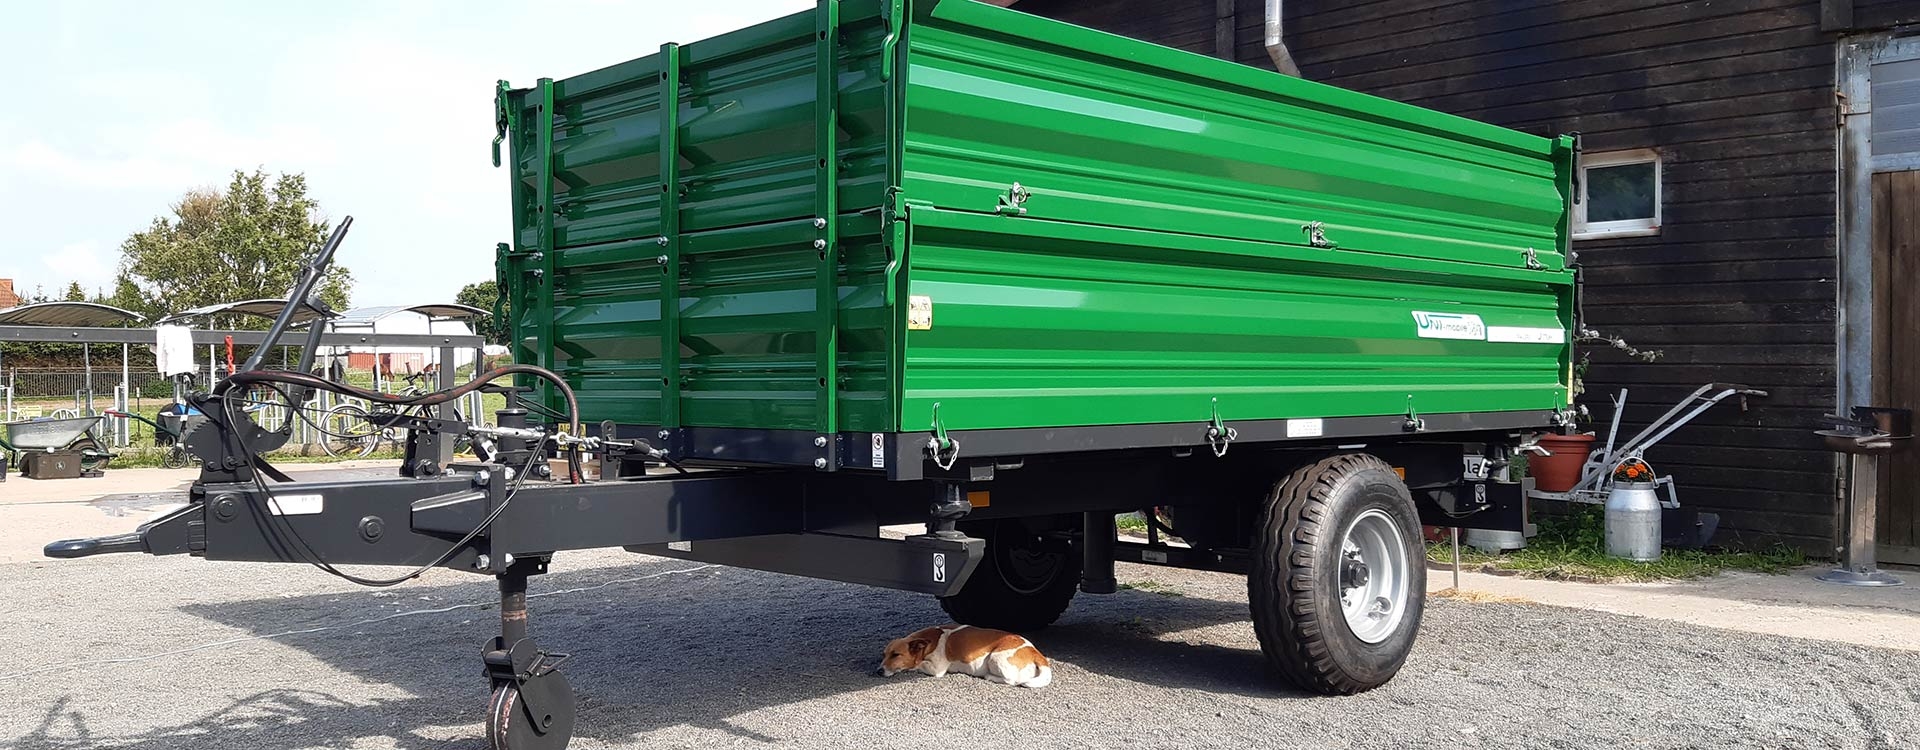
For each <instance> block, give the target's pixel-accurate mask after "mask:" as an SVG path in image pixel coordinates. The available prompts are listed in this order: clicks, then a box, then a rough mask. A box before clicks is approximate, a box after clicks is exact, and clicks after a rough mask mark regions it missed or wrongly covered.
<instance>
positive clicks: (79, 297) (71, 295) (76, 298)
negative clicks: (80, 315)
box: [61, 281, 87, 302]
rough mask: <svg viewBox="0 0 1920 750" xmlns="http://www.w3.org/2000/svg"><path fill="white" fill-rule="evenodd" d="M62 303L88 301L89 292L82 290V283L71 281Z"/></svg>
mask: <svg viewBox="0 0 1920 750" xmlns="http://www.w3.org/2000/svg"><path fill="white" fill-rule="evenodd" d="M61 301H63V302H85V301H87V290H85V289H81V288H80V282H78V281H69V282H67V294H66V296H65V297H64V298H63V299H62V300H61Z"/></svg>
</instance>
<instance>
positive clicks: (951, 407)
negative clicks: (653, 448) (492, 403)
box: [502, 0, 1572, 431]
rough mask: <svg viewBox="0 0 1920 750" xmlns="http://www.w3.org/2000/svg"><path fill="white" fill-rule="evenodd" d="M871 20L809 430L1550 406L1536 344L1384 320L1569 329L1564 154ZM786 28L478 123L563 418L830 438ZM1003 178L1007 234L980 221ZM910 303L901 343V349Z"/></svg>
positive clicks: (1196, 72)
mask: <svg viewBox="0 0 1920 750" xmlns="http://www.w3.org/2000/svg"><path fill="white" fill-rule="evenodd" d="M899 1H900V0H885V1H884V2H883V0H845V1H844V2H841V3H840V4H839V6H840V7H839V15H840V26H839V27H838V36H839V38H838V39H837V40H836V41H837V42H838V43H837V44H835V45H833V48H834V50H835V52H834V56H835V59H836V61H837V64H836V65H835V70H834V74H835V76H836V81H835V88H836V89H837V91H838V92H839V95H838V100H837V105H838V106H837V109H838V112H837V125H836V128H835V129H836V131H837V133H836V135H835V138H834V141H835V143H836V149H835V150H836V160H835V161H834V166H835V167H837V173H838V175H837V176H838V183H837V184H838V186H839V190H838V192H837V200H836V201H835V202H836V203H837V206H836V211H837V220H836V223H835V224H834V225H833V227H834V228H835V229H837V237H838V244H837V245H836V250H837V254H838V255H839V257H840V262H839V263H838V264H837V266H836V269H837V273H836V282H837V284H836V286H837V296H838V299H839V304H838V307H837V309H836V310H835V311H834V316H835V319H834V321H832V325H833V326H835V329H836V330H837V337H838V346H837V348H836V351H837V363H835V367H836V368H837V369H836V370H835V372H836V373H837V379H836V381H835V383H834V384H835V385H836V386H837V393H833V394H832V397H833V398H834V399H835V400H834V403H836V404H837V405H838V414H837V428H838V429H841V430H849V431H891V430H923V429H926V428H927V427H928V426H929V423H930V421H931V417H932V413H933V406H934V404H936V403H938V404H941V412H940V414H941V419H942V422H943V424H944V426H945V427H947V428H950V429H975V428H1005V427H1048V426H1068V425H1094V424H1134V423H1154V422H1196V423H1197V422H1199V421H1202V420H1205V419H1206V418H1207V417H1208V416H1209V415H1210V410H1211V408H1212V405H1213V403H1214V402H1215V401H1216V400H1217V402H1218V404H1219V411H1220V415H1221V417H1222V418H1223V419H1226V420H1228V421H1229V422H1231V421H1234V420H1246V419H1267V418H1280V417H1299V416H1329V417H1330V416H1352V415H1372V414H1400V413H1404V412H1405V411H1406V410H1407V408H1408V401H1409V396H1412V408H1413V409H1414V410H1415V411H1418V412H1422V413H1438V412H1471V411H1501V410H1517V409H1524V410H1539V411H1541V412H1542V413H1543V414H1544V413H1545V412H1546V411H1548V410H1551V409H1554V408H1556V407H1560V406H1564V405H1565V403H1566V401H1567V387H1566V382H1567V366H1568V351H1569V350H1568V348H1567V347H1566V346H1565V345H1543V344H1495V343H1487V342H1480V341H1458V340H1440V339H1423V338H1418V337H1416V335H1415V333H1414V319H1413V315H1412V313H1413V312H1415V311H1425V312H1456V313H1472V314H1476V315H1479V316H1481V317H1482V318H1483V319H1484V321H1485V322H1486V324H1488V325H1490V326H1523V327H1535V328H1549V327H1557V328H1560V329H1563V330H1565V329H1568V328H1570V327H1571V325H1572V321H1571V302H1572V277H1571V274H1570V273H1569V272H1567V271H1566V269H1565V268H1564V262H1563V257H1562V253H1561V251H1562V249H1563V248H1564V247H1565V237H1566V224H1565V222H1566V211H1565V204H1564V203H1565V192H1566V189H1567V187H1566V186H1567V179H1568V176H1567V167H1568V164H1570V162H1571V151H1570V149H1569V144H1568V142H1567V141H1565V140H1564V139H1562V140H1559V141H1550V140H1546V139H1541V138H1536V137H1532V136H1527V135H1524V134H1520V133H1516V132H1512V131H1508V130H1503V129H1500V128H1496V127H1492V126H1488V125H1484V124H1481V123H1476V122H1472V121H1468V120H1463V119H1459V118H1454V117H1449V116H1446V115H1442V114H1439V113H1435V112H1430V111H1427V110H1421V109H1417V108H1414V107H1408V106H1404V105H1399V104H1395V103H1392V102H1387V101H1384V100H1380V99H1375V98H1372V97H1367V96H1362V95H1359V94H1354V93H1352V92H1347V91H1342V90H1339V89H1334V88H1331V87H1327V86H1321V85H1317V84H1313V83H1311V82H1305V81H1299V80H1295V79H1288V78H1282V77H1280V76H1277V75H1275V74H1272V73H1266V72H1262V71H1258V70H1255V69H1252V68H1246V67H1242V66H1237V65H1233V64H1230V63H1224V62H1221V61H1217V60H1212V59H1209V58H1204V57H1199V56H1195V55H1188V54H1185V53H1180V52H1177V51H1173V50H1168V49H1164V48H1160V47H1156V46H1153V45H1148V44H1145V43H1141V42H1135V41H1131V40H1126V39H1121V38H1118V37H1113V36H1109V35H1105V34H1100V33H1097V32H1091V31H1087V30H1085V29H1080V28H1077V27H1072V26H1068V25H1065V24H1059V23H1055V22H1051V21H1047V20H1044V19H1039V18H1035V17H1031V16H1027V15H1024V14H1021V13H1018V12H1015V11H1010V10H1005V9H1000V8H995V7H990V6H986V5H982V4H979V3H975V2H971V0H940V1H939V2H930V1H929V0H915V2H912V3H911V4H910V7H911V9H912V13H911V16H910V17H911V18H912V23H911V25H910V27H909V28H908V29H907V30H906V33H905V38H906V40H907V44H905V45H901V47H900V50H899V51H898V55H899V56H898V57H889V56H888V51H889V50H890V47H889V40H890V37H889V36H888V29H889V23H888V21H889V19H888V17H887V15H886V10H887V6H888V5H889V4H891V3H897V2H899ZM817 34H818V29H817V28H816V14H815V12H806V13H800V14H796V15H794V16H790V17H787V18H783V19H779V20H776V21H772V22H769V23H766V24H762V25H759V26H755V27H752V28H748V29H743V30H741V31H737V32H734V33H731V34H726V35H723V36H720V37H715V38H713V39H709V40H705V41H701V42H696V43H693V44H689V45H685V46H681V47H669V48H668V49H667V50H666V51H663V52H662V53H661V55H653V56H649V57H645V58H641V59H638V60H634V61H631V62H627V63H622V64H620V65H615V66H612V67H609V68H606V69H603V70H599V71H595V72H592V73H587V74H584V75H581V76H576V77H574V78H570V79H565V80H561V81H556V82H552V83H551V84H550V85H547V86H544V87H536V88H533V89H527V90H521V91H515V92H512V93H511V95H510V96H509V98H508V102H507V107H508V110H509V111H510V112H511V114H512V116H513V118H514V122H513V123H512V128H511V133H510V143H509V145H510V150H511V158H510V167H511V171H512V174H513V178H514V190H513V201H514V205H513V212H514V222H515V227H516V228H517V232H516V235H515V237H514V244H513V247H512V251H511V252H510V253H508V254H507V256H506V257H505V259H504V260H503V273H502V275H503V278H506V279H507V280H508V282H509V283H508V292H509V294H510V295H511V296H512V301H513V303H514V320H513V327H514V331H515V332H516V343H517V344H518V347H519V351H518V354H519V355H520V356H521V357H523V358H524V359H523V361H536V362H540V363H542V364H546V365H548V366H550V367H553V368H555V369H557V370H559V371H560V372H561V373H562V374H563V375H565V376H566V377H567V379H568V380H569V381H570V382H571V383H572V384H573V386H574V387H575V389H576V391H577V392H578V393H579V395H580V402H581V407H582V409H583V412H584V413H585V415H586V416H587V418H588V419H589V420H591V421H595V422H597V421H599V420H603V419H610V420H613V421H616V422H621V423H628V424H671V425H686V426H714V427H752V428H769V429H791V430H815V429H819V428H820V427H821V425H823V424H826V423H827V422H828V420H827V419H824V418H823V417H824V416H825V415H822V414H821V413H820V409H819V403H820V399H821V398H822V393H823V391H825V389H824V388H823V383H822V382H820V380H819V379H818V377H817V376H818V374H819V371H818V370H817V368H818V367H820V366H822V364H821V361H822V357H821V356H820V355H821V352H819V350H818V347H817V346H816V345H815V342H816V341H817V340H818V338H819V332H820V331H821V330H822V327H823V324H824V323H825V321H823V319H822V318H821V317H819V315H817V314H816V300H817V299H818V298H819V295H821V294H829V293H831V292H833V291H834V290H833V289H823V288H821V287H820V286H819V284H818V279H817V272H816V266H817V265H819V261H818V259H819V256H818V255H817V254H816V250H815V247H814V246H813V241H814V240H815V239H816V238H818V237H820V236H821V230H819V229H818V228H816V227H815V226H814V224H813V217H814V216H815V215H816V211H817V210H819V209H820V208H821V207H822V206H823V205H824V204H825V203H826V201H823V200H821V198H820V196H819V195H818V194H817V191H816V189H815V181H816V180H817V179H820V172H819V171H818V170H819V169H820V164H819V163H818V160H817V156H818V154H819V150H818V149H819V146H818V142H817V134H818V130H817V129H816V127H815V121H816V118H817V117H818V116H819V115H820V111H819V109H818V108H817V106H816V100H817V98H818V96H817V91H818V90H819V88H820V86H821V82H820V80H819V79H818V77H817V75H816V72H817V69H818V67H819V66H818V65H817V62H816V60H817V56H818V55H819V54H820V53H819V48H818V47H817V46H816V45H817V44H819V43H820V38H819V37H818V36H817ZM662 55H672V56H673V57H672V58H663V57H662ZM883 58H886V60H887V61H892V62H897V63H898V69H897V70H893V71H892V72H893V77H892V78H891V79H886V78H885V75H886V72H887V71H888V70H889V69H892V68H894V67H895V66H894V65H883ZM675 63H677V65H676V64H675ZM676 69H677V72H678V74H679V81H678V83H679V87H678V89H677V93H676V95H675V96H673V97H668V99H670V100H674V101H677V102H678V104H679V106H678V107H677V108H675V111H674V112H671V113H669V112H663V110H662V107H661V102H662V100H663V97H662V94H663V90H662V88H661V83H660V80H661V75H662V73H663V71H675V70H676ZM548 97H551V101H552V103H553V104H552V107H551V110H552V112H551V118H550V124H549V119H548V116H547V114H546V113H545V112H544V111H543V110H544V109H545V107H544V103H545V102H546V101H547V99H548ZM669 114H672V115H674V116H673V117H668V116H666V115H669ZM663 121H667V122H677V127H676V128H673V129H671V130H663V128H662V122H663ZM663 132H665V133H668V134H669V135H670V137H669V138H668V139H667V140H668V142H667V143H665V144H663V143H662V137H661V136H662V133H663ZM663 154H670V155H671V158H672V162H671V163H672V164H674V165H675V166H677V168H678V169H677V171H678V179H677V185H675V186H672V188H673V189H670V190H663V189H662V185H661V183H662V179H661V174H662V171H663V170H662V169H661V165H662V163H663ZM1016 181H1017V182H1019V183H1021V184H1022V185H1023V186H1025V187H1027V188H1028V189H1029V190H1031V192H1032V198H1031V199H1030V200H1029V201H1028V202H1027V203H1026V204H1025V205H1024V208H1026V209H1027V213H1026V215H1024V216H1018V217H1014V216H1005V215H1000V214H998V213H996V207H997V206H998V204H999V200H1000V198H1001V197H1002V196H1004V195H1005V194H1006V192H1007V190H1008V188H1009V187H1010V185H1011V184H1012V183H1013V182H1016ZM894 184H897V185H898V186H899V188H900V190H899V194H898V196H897V198H889V196H888V188H889V186H890V185H894ZM663 196H666V200H664V201H663ZM674 198H677V199H678V200H677V203H678V211H677V212H673V213H672V214H670V215H669V216H668V217H667V218H669V219H677V221H671V220H670V221H665V222H663V221H662V218H663V216H662V210H661V207H662V205H663V203H664V204H665V205H669V206H671V205H673V204H674V203H675V201H674V200H673V199H674ZM549 205H550V207H549ZM896 209H898V210H899V211H900V212H901V213H900V215H902V216H904V217H905V218H907V221H905V222H899V223H893V224H888V223H887V220H888V218H889V217H892V216H894V215H896V213H895V212H896ZM1309 221H1320V222H1324V224H1325V227H1326V232H1327V234H1328V236H1329V238H1330V239H1332V240H1333V241H1335V242H1337V243H1338V245H1339V247H1338V249H1333V250H1328V249H1321V248H1313V247H1309V246H1307V244H1306V242H1305V235H1304V234H1303V233H1302V230H1301V226H1302V225H1303V224H1305V223H1307V222H1309ZM662 237H665V238H666V240H667V241H666V243H665V244H662V242H661V238H662ZM1528 249H1532V250H1534V251H1535V252H1534V255H1535V256H1536V257H1537V258H1538V260H1539V262H1540V263H1542V264H1544V266H1545V268H1544V270H1532V269H1528V268H1527V267H1526V261H1525V257H1526V251H1527V250H1528ZM661 257H667V258H669V262H668V263H666V264H662V263H660V262H659V261H658V260H657V259H658V258H661ZM536 271H539V272H541V273H540V274H538V275H536V273H535V272H536ZM670 272H671V273H670ZM670 275H671V276H675V277H677V283H676V284H674V285H669V284H667V283H665V282H666V279H667V278H668V277H669V276H670ZM674 291H677V294H675V293H673V292H674ZM909 294H911V295H925V296H928V297H930V298H932V299H933V304H934V325H933V327H932V329H931V330H925V331H907V330H904V322H903V318H904V306H905V305H904V303H905V301H906V297H907V295H909ZM663 296H665V297H667V299H668V300H674V299H675V298H676V297H677V317H676V316H675V315H674V314H673V313H675V312H676V308H668V310H667V311H668V313H669V315H668V316H665V317H666V319H667V321H668V322H667V323H665V324H663V316H662V314H661V313H662V308H663V304H662V301H661V300H662V297H663ZM674 321H677V326H676V325H674V324H673V322H674ZM676 327H677V328H678V330H677V332H676V331H675V330H674V328H676ZM663 333H665V334H668V335H674V334H676V333H677V336H678V338H679V355H680V356H679V359H680V367H679V372H678V373H677V377H676V376H675V374H672V373H663V368H662V365H661V359H662V354H663V350H662V347H661V341H662V338H663V336H662V334H663ZM663 378H664V379H665V382H663ZM544 398H545V400H546V401H547V403H548V405H549V406H557V405H558V404H557V402H555V401H554V400H553V397H552V394H545V397H544ZM667 404H674V405H677V409H672V408H663V407H664V406H665V405H667Z"/></svg>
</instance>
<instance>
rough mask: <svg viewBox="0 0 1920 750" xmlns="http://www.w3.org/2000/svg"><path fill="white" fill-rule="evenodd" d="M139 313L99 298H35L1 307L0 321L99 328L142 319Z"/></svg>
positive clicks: (12, 323)
mask: <svg viewBox="0 0 1920 750" xmlns="http://www.w3.org/2000/svg"><path fill="white" fill-rule="evenodd" d="M140 320H141V318H140V315H139V313H135V312H133V311H131V310H122V309H120V308H118V307H114V306H112V305H102V304H99V303H97V302H36V303H34V304H31V305H21V306H19V307H9V308H7V309H4V310H0V325H8V326H72V327H87V328H98V327H102V326H119V325H127V324H131V323H139V322H140Z"/></svg>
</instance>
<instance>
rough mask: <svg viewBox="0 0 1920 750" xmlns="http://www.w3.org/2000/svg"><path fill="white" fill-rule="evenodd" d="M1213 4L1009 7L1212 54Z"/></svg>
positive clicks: (1099, 2) (1084, 0)
mask: <svg viewBox="0 0 1920 750" xmlns="http://www.w3.org/2000/svg"><path fill="white" fill-rule="evenodd" d="M1216 5H1217V2H1216V0H1021V2H1019V3H1016V4H1015V5H1014V6H1013V7H1014V8H1015V9H1017V10H1022V11H1026V12H1028V13H1033V14H1035V15H1041V16H1046V17H1048V18H1057V19H1060V20H1062V21H1066V22H1068V23H1072V24H1077V25H1080V26H1085V27H1087V28H1090V29H1099V30H1101V31H1105V32H1109V33H1113V34H1119V35H1121V36H1129V37H1133V38H1135V39H1146V40H1149V41H1152V42H1153V43H1155V44H1162V45H1166V46H1168V47H1178V48H1180V49H1183V50H1187V51H1189V52H1198V53H1200V54H1203V55H1212V54H1213V53H1214V33H1213V32H1214V20H1215V19H1216V18H1217V15H1216V9H1215V6H1216Z"/></svg>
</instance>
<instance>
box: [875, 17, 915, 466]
mask: <svg viewBox="0 0 1920 750" xmlns="http://www.w3.org/2000/svg"><path fill="white" fill-rule="evenodd" d="M880 12H881V14H882V17H883V20H885V21H886V24H887V37H886V40H885V41H884V42H882V43H881V45H880V79H881V82H882V83H883V84H884V87H883V88H882V90H883V91H884V92H885V94H884V96H885V98H886V105H885V106H886V112H887V132H888V133H904V132H906V130H905V127H906V125H905V121H906V101H907V81H906V78H907V76H906V55H907V43H906V42H907V40H906V36H907V8H906V0H887V2H886V3H885V4H884V5H882V6H880ZM888 141H889V143H888V144H887V182H886V187H885V190H886V193H885V194H884V195H883V196H882V198H881V203H880V212H881V223H880V233H881V240H880V241H881V242H882V243H885V246H886V249H887V277H886V282H885V292H884V296H885V301H886V308H887V329H886V331H887V338H888V340H889V341H890V342H891V343H890V344H889V345H888V346H887V365H886V366H887V370H886V377H887V383H888V386H887V387H888V392H889V393H900V392H901V389H902V388H904V387H905V383H906V362H905V360H906V351H907V296H908V295H907V291H908V289H907V284H906V282H907V278H906V276H907V275H906V274H904V273H902V272H901V271H902V269H904V268H905V267H906V263H907V258H906V253H907V248H908V247H910V244H909V242H908V240H907V211H906V201H905V200H904V196H902V195H901V194H900V182H901V180H902V179H904V171H905V170H904V168H903V166H904V161H905V159H906V143H905V141H904V139H901V138H889V139H888ZM902 421H903V420H902V419H901V415H900V409H899V405H898V404H897V403H896V402H894V401H893V400H892V399H888V401H887V415H886V423H885V424H886V425H887V427H888V429H892V430H899V429H902V427H901V422H902ZM896 460H899V459H896Z"/></svg>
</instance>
